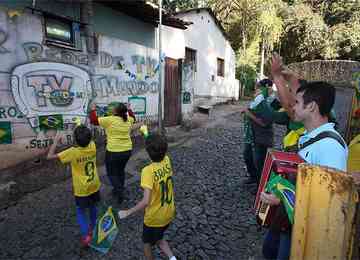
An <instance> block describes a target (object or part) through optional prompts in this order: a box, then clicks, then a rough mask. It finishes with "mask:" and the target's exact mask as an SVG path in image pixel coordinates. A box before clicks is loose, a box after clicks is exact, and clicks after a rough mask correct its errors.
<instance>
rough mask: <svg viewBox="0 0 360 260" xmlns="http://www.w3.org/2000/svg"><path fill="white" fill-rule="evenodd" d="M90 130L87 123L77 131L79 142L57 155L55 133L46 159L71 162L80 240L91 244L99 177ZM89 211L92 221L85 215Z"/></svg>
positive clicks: (58, 138) (98, 197)
mask: <svg viewBox="0 0 360 260" xmlns="http://www.w3.org/2000/svg"><path fill="white" fill-rule="evenodd" d="M91 138H92V136H91V131H90V129H89V128H87V127H86V126H78V127H76V128H75V130H74V139H75V143H76V145H75V146H73V147H70V148H69V149H66V150H65V151H63V152H61V153H58V154H56V153H55V149H56V146H57V145H58V143H59V141H60V139H61V137H60V135H59V134H57V135H56V137H55V139H54V143H53V144H52V145H51V147H50V149H49V153H48V156H47V158H48V159H49V160H51V159H59V160H60V161H61V162H62V163H63V164H67V163H70V164H71V174H72V183H73V192H74V195H75V203H76V215H77V220H78V223H79V225H80V233H81V243H82V245H83V246H89V243H90V241H91V236H92V229H93V227H95V224H96V218H97V208H96V204H97V202H99V201H100V193H99V189H100V185H101V184H100V179H99V176H98V173H97V168H96V146H95V143H94V142H93V141H92V140H91ZM86 210H89V211H90V220H89V219H88V217H87V215H86Z"/></svg>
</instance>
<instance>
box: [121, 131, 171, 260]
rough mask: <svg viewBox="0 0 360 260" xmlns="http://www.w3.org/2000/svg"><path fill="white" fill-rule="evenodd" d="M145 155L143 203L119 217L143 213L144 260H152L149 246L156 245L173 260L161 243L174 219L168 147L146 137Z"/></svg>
mask: <svg viewBox="0 0 360 260" xmlns="http://www.w3.org/2000/svg"><path fill="white" fill-rule="evenodd" d="M145 146H146V151H147V153H148V154H149V156H150V159H151V160H152V163H151V164H149V165H148V166H146V167H144V168H143V170H142V172H141V187H142V188H143V189H144V196H143V199H142V200H141V201H140V202H139V203H138V204H136V206H135V207H133V208H131V209H128V210H120V211H119V217H120V218H125V217H127V216H129V215H131V214H133V213H135V212H137V211H139V210H142V209H145V216H144V227H143V235H142V239H143V242H144V254H145V257H146V259H148V260H150V259H153V256H152V246H154V245H158V246H159V247H160V249H161V250H162V251H163V252H164V254H165V255H166V256H167V257H169V259H170V260H176V257H175V256H174V254H173V252H172V251H171V249H170V247H169V244H168V242H167V241H166V240H164V239H163V236H164V232H165V231H166V229H167V228H168V227H169V224H170V222H171V221H172V220H173V219H174V217H175V204H174V189H173V179H172V176H173V171H172V168H171V161H170V158H169V156H168V155H166V152H167V148H168V144H167V142H166V140H165V139H164V137H162V136H160V135H158V134H152V135H149V136H148V137H147V138H146V140H145Z"/></svg>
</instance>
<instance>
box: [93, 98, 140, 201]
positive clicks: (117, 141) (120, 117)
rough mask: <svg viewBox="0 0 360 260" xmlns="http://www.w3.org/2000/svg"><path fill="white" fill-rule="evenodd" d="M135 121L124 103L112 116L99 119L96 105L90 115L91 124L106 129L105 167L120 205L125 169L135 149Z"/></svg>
mask: <svg viewBox="0 0 360 260" xmlns="http://www.w3.org/2000/svg"><path fill="white" fill-rule="evenodd" d="M130 114H132V113H131V112H130ZM134 121H135V118H134V117H133V116H129V111H128V108H127V107H126V105H125V104H123V103H119V104H117V105H116V106H115V107H114V108H113V111H112V115H110V116H105V117H97V114H96V104H93V106H92V109H91V113H90V123H91V124H93V125H99V126H101V127H102V128H104V129H105V133H106V138H107V144H106V154H105V167H106V172H107V175H108V177H109V180H110V182H111V185H112V186H113V195H114V196H116V197H117V198H118V202H119V203H122V201H123V199H124V184H125V167H126V164H127V162H128V161H129V159H130V156H131V152H132V148H133V144H132V141H131V137H130V132H131V129H132V127H133V125H134Z"/></svg>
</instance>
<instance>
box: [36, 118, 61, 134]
mask: <svg viewBox="0 0 360 260" xmlns="http://www.w3.org/2000/svg"><path fill="white" fill-rule="evenodd" d="M39 126H40V130H42V131H46V130H54V129H55V130H63V128H64V120H63V116H62V115H50V116H39Z"/></svg>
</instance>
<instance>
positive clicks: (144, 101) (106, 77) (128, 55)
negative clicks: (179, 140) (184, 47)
mask: <svg viewBox="0 0 360 260" xmlns="http://www.w3.org/2000/svg"><path fill="white" fill-rule="evenodd" d="M0 35H1V37H0V40H1V41H0V55H1V60H0V158H1V163H0V170H1V169H4V168H8V167H10V166H13V165H16V164H18V163H21V162H23V161H27V160H30V159H32V158H35V157H38V156H39V155H42V154H45V153H46V151H47V149H48V148H49V146H50V145H51V143H52V140H53V137H54V135H55V131H60V132H61V133H62V134H63V135H64V139H63V140H64V141H63V143H64V144H71V143H72V131H73V129H74V127H75V125H76V121H78V120H80V121H81V122H83V123H86V124H88V119H87V118H88V117H87V112H88V106H89V104H90V103H91V102H95V103H97V104H98V105H99V109H100V111H105V108H106V106H107V105H108V104H109V103H111V102H114V101H122V102H130V103H131V104H132V107H133V110H135V112H136V113H138V115H137V117H138V119H139V120H140V121H142V120H143V121H145V120H150V121H152V120H156V118H157V94H158V82H157V78H158V76H157V68H158V66H157V64H158V58H157V52H156V50H155V49H152V48H147V47H144V46H142V45H138V44H134V43H130V42H126V41H122V40H120V39H116V38H110V37H106V36H105V35H100V36H99V38H98V40H99V41H98V42H99V52H98V54H96V55H95V54H94V55H89V54H87V53H86V52H85V51H82V52H74V51H71V50H66V49H59V48H55V47H49V46H46V45H44V44H43V40H44V39H43V27H42V19H41V17H40V16H38V15H36V14H31V13H29V12H28V13H25V12H19V13H17V14H16V15H10V12H7V11H4V10H0ZM84 46H85V44H84V40H83V47H84ZM54 126H55V128H57V130H55V131H54V130H49V129H51V128H54ZM48 127H49V128H48ZM94 133H97V134H103V133H102V132H101V131H100V132H98V131H94Z"/></svg>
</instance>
